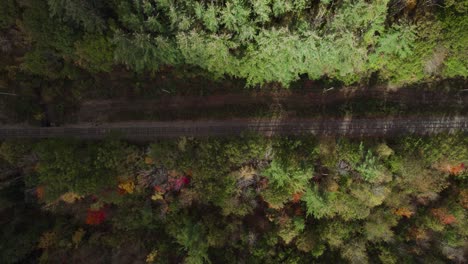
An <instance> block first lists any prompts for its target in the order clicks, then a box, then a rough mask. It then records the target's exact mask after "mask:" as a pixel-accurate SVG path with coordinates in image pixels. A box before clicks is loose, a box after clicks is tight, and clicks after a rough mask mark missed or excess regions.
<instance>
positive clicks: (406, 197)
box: [0, 134, 468, 263]
mask: <svg viewBox="0 0 468 264" xmlns="http://www.w3.org/2000/svg"><path fill="white" fill-rule="evenodd" d="M465 140H466V135H465V134H455V135H436V136H433V137H430V138H429V137H423V138H415V137H403V138H393V139H392V140H388V141H387V142H384V141H382V140H380V139H361V140H343V139H339V140H336V139H322V140H321V141H317V139H314V138H313V137H286V138H279V137H278V138H261V137H256V136H246V135H244V136H242V137H240V138H211V139H195V138H180V139H176V140H161V141H158V142H154V143H153V144H151V146H150V147H148V148H147V150H146V151H139V149H143V148H142V147H141V145H140V144H139V147H138V146H137V145H130V144H128V143H123V142H120V141H116V140H106V141H103V142H99V141H82V142H80V141H72V140H43V141H39V142H37V143H30V142H26V143H24V142H20V141H8V142H3V143H2V146H0V151H1V152H0V153H1V154H2V157H4V158H5V159H6V160H11V161H10V162H11V163H16V164H17V166H19V168H20V169H21V170H18V171H19V172H18V173H22V174H28V175H27V178H28V180H27V181H28V186H27V187H26V189H24V187H22V186H23V182H21V181H19V182H17V183H18V184H16V185H14V186H13V185H8V187H7V188H0V199H1V202H2V205H0V224H2V225H4V226H5V228H3V230H2V233H1V234H2V237H4V238H5V239H3V240H2V241H4V242H5V241H6V243H0V245H1V247H0V252H1V253H2V254H0V259H1V260H2V262H5V263H11V262H35V261H36V260H37V257H36V255H35V254H30V252H32V251H33V250H34V248H35V246H37V245H38V244H39V243H38V241H39V240H42V242H41V243H40V245H41V250H42V257H41V258H40V260H42V261H48V262H59V261H60V260H62V259H63V257H64V256H67V257H68V258H69V259H71V260H72V261H74V260H77V259H81V258H82V257H83V256H86V257H87V259H93V260H98V261H102V262H112V260H115V259H119V261H124V260H125V261H126V260H127V259H129V261H130V262H132V261H135V260H138V262H141V261H144V260H145V259H146V260H147V262H149V263H158V262H161V263H166V261H172V260H176V261H178V262H181V261H182V262H184V263H211V262H212V263H223V262H226V263H243V262H245V263H315V262H317V263H344V262H350V263H374V262H382V263H396V262H401V261H404V262H408V263H412V262H417V261H419V260H421V259H422V258H423V260H424V261H428V262H430V263H433V262H440V263H444V262H449V261H457V262H461V263H462V262H463V260H464V246H465V244H466V240H467V237H468V231H467V230H468V226H467V221H466V219H467V215H466V208H467V203H468V188H467V186H468V183H467V181H466V180H467V177H462V176H460V175H463V173H466V171H465V172H461V171H460V172H457V173H458V174H457V173H448V172H447V171H445V169H444V167H443V166H440V164H441V162H455V164H458V163H456V162H461V161H463V160H465V158H466V155H465V154H466V153H465V151H464V149H465V146H466V144H464V142H465ZM458 144H461V145H462V146H461V147H459V146H458ZM30 148H32V153H31V149H30ZM373 151H375V153H378V155H375V156H374V155H373V154H372V153H373ZM431 153H434V154H433V155H431ZM31 154H32V155H31ZM317 154H318V155H317ZM35 155H37V158H38V164H37V166H31V164H26V163H22V162H18V160H21V159H22V157H34V156H35ZM451 164H452V163H451ZM460 168H461V167H460ZM382 175H384V176H382ZM2 176H3V175H2ZM21 176H26V175H21ZM148 177H150V178H158V183H157V184H156V183H155V184H152V185H148V184H147V183H146V182H145V180H142V179H146V178H148ZM31 178H35V179H32V180H31ZM159 178H161V179H159ZM123 182H132V184H135V186H136V187H135V188H131V192H129V191H128V189H124V188H122V189H119V187H118V186H119V183H123ZM2 184H4V183H3V182H2ZM31 187H37V188H31ZM65 192H72V193H74V194H75V195H76V196H79V197H78V198H77V199H76V200H74V201H71V202H70V199H68V203H65V202H66V201H65V199H63V202H58V201H57V198H58V197H60V196H61V195H62V194H63V193H65ZM25 194H26V195H27V196H32V197H28V198H27V199H26V200H27V201H31V202H32V200H34V199H35V197H37V198H39V202H40V203H41V204H42V205H44V206H43V209H46V210H47V214H45V213H42V211H39V210H40V209H39V208H40V207H37V206H24V204H23V203H24V201H25V197H24V195H25ZM81 196H82V197H81ZM41 198H44V199H41ZM43 202H46V203H45V204H44V203H43ZM13 205H14V206H13ZM98 208H99V212H100V213H102V214H103V217H105V218H106V221H105V222H103V223H101V224H100V225H93V226H89V225H88V224H89V222H88V221H87V217H88V216H89V212H90V211H89V210H97V209H98ZM18 210H19V211H18ZM32 210H34V211H32ZM18 212H19V213H18ZM45 215H47V218H49V217H50V218H51V219H47V221H44V223H46V225H42V224H40V225H39V224H38V223H32V222H31V221H32V219H34V221H36V218H37V217H36V216H41V217H44V216H45ZM62 218H63V219H62ZM41 223H42V222H41ZM85 223H88V224H85ZM77 230H83V231H84V235H83V236H81V237H80V239H79V241H80V242H79V243H77V242H76V241H77V238H76V236H74V234H76V232H77ZM46 231H47V232H46ZM80 233H82V231H80ZM20 240H21V241H20ZM10 241H13V242H15V244H14V245H9V244H8V243H10ZM18 241H20V242H22V243H20V242H18ZM15 248H16V249H17V250H14V249H15Z"/></svg>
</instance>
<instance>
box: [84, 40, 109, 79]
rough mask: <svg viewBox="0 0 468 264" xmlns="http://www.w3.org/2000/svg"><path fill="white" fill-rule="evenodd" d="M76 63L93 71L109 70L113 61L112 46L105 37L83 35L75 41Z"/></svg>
mask: <svg viewBox="0 0 468 264" xmlns="http://www.w3.org/2000/svg"><path fill="white" fill-rule="evenodd" d="M75 49H76V56H77V59H76V61H77V63H78V65H80V66H82V67H83V68H85V69H87V70H89V71H90V72H92V73H95V72H100V71H104V72H109V71H111V69H112V65H113V62H114V47H113V46H112V45H111V42H110V41H109V40H108V39H107V38H105V37H97V36H94V35H85V36H84V37H83V40H81V41H78V42H76V43H75Z"/></svg>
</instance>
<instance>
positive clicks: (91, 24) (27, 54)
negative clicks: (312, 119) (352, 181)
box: [0, 0, 468, 87]
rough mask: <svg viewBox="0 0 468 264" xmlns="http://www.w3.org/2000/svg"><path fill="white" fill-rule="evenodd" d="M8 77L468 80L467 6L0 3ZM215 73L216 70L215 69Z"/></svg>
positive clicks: (260, 0) (427, 2) (413, 1)
mask: <svg viewBox="0 0 468 264" xmlns="http://www.w3.org/2000/svg"><path fill="white" fill-rule="evenodd" d="M1 5H2V6H1V7H2V8H1V9H0V33H1V35H0V52H1V53H0V54H1V55H2V57H4V58H5V59H3V60H2V62H0V69H1V70H2V71H1V72H2V74H4V75H5V76H6V77H5V78H6V79H8V80H11V81H21V79H24V78H26V79H28V78H29V79H31V78H36V79H38V80H43V81H49V82H53V81H58V80H62V81H63V80H81V81H83V79H87V78H92V76H93V75H99V74H103V73H109V72H112V71H116V70H118V69H119V68H122V67H124V68H126V69H127V70H129V71H130V72H133V73H136V74H138V73H140V74H142V73H144V74H157V73H158V72H164V71H173V72H177V74H179V75H182V76H187V75H203V76H209V78H214V79H219V78H225V77H233V78H240V79H243V80H245V84H246V86H248V87H252V86H257V85H260V86H261V85H265V84H268V83H278V84H281V85H282V86H284V87H288V86H289V85H290V84H291V83H292V82H294V81H296V80H298V79H299V78H303V77H305V78H308V79H311V80H317V79H323V78H325V79H329V80H334V81H337V82H340V83H343V84H346V85H349V84H353V83H359V82H366V81H367V80H369V79H371V78H374V79H377V80H379V81H380V82H388V83H391V84H393V85H402V84H407V83H415V82H421V81H428V80H434V79H438V78H439V79H440V78H442V79H443V78H453V77H467V76H468V66H467V61H468V57H467V56H468V55H467V54H468V52H467V43H468V30H467V29H468V15H467V13H468V12H467V11H468V1H466V0H461V1H456V0H445V1H441V0H424V1H417V0H373V1H367V0H352V1H351V0H338V1H337V0H316V1H307V0H295V1H292V0H252V1H244V0H216V1H203V0H201V1H199V0H181V1H172V0H136V1H133V0H111V1H91V0H3V1H2V4H1ZM220 65H222V67H220Z"/></svg>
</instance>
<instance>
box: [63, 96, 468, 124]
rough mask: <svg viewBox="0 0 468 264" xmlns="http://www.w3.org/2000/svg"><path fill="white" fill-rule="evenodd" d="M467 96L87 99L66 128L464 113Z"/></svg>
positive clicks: (467, 100) (467, 103)
mask: <svg viewBox="0 0 468 264" xmlns="http://www.w3.org/2000/svg"><path fill="white" fill-rule="evenodd" d="M467 106H468V92H460V91H445V90H434V89H432V90H426V89H412V88H402V89H399V90H395V91H392V90H388V89H386V88H384V87H381V88H379V87H377V88H372V89H369V88H358V87H350V88H346V89H333V88H329V89H323V90H319V89H306V90H280V91H266V92H265V91H250V92H249V91H245V92H237V93H227V94H213V95H203V96H195V95H183V96H182V95H181V96H177V95H167V96H161V97H159V98H157V99H143V98H133V99H129V98H116V99H101V100H86V101H84V102H82V103H81V105H80V107H79V110H78V111H76V112H75V113H74V114H73V115H72V116H70V118H69V119H68V120H67V121H66V123H80V122H95V123H106V122H119V121H142V120H148V121H167V120H200V119H202V120H203V119H231V118H260V117H263V118H266V117H268V118H271V117H275V116H278V115H281V116H282V117H283V118H286V117H288V118H311V117H325V116H329V117H344V116H349V115H352V116H354V117H369V116H373V117H375V116H377V117H382V116H406V115H417V114H422V115H426V116H427V115H428V113H431V114H432V115H440V114H447V113H456V114H464V113H465V112H466V110H467V109H466V108H467Z"/></svg>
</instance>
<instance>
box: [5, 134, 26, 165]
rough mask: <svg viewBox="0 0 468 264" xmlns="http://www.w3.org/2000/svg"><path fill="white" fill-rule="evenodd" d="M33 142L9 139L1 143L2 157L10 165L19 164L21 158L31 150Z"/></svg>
mask: <svg viewBox="0 0 468 264" xmlns="http://www.w3.org/2000/svg"><path fill="white" fill-rule="evenodd" d="M31 147H32V144H31V142H27V141H24V140H7V141H3V142H2V143H1V144H0V157H1V158H2V159H4V160H6V161H7V162H8V163H10V165H13V166H19V165H21V163H20V162H21V160H22V159H23V158H25V156H26V155H27V154H29V152H30V151H31Z"/></svg>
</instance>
